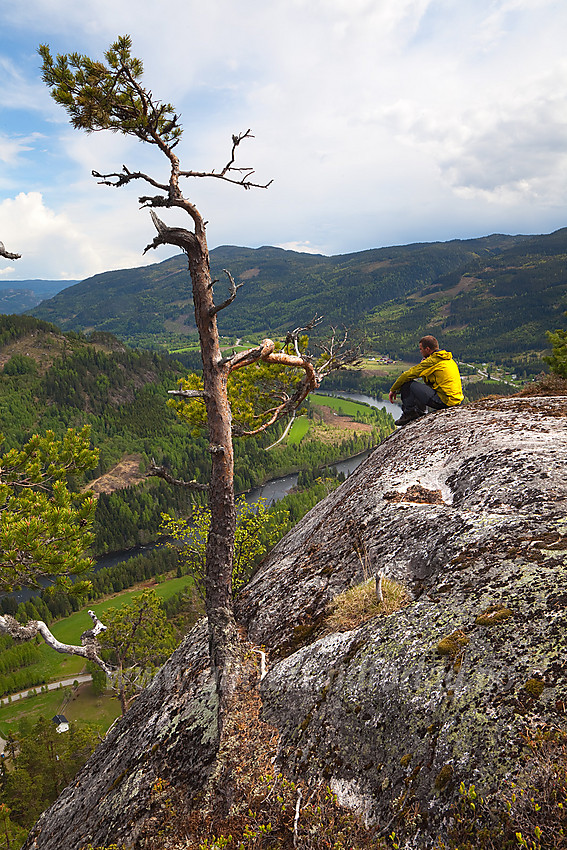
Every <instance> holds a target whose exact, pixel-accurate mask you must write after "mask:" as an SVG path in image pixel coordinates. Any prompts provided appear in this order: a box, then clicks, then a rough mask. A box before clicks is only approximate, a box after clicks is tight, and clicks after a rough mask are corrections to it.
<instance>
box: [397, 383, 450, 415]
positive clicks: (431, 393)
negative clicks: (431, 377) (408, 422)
mask: <svg viewBox="0 0 567 850" xmlns="http://www.w3.org/2000/svg"><path fill="white" fill-rule="evenodd" d="M400 395H401V397H402V410H403V412H404V413H415V412H417V413H426V412H427V411H426V408H427V407H432V408H433V409H434V410H444V409H445V408H446V407H447V405H446V404H445V403H444V402H442V401H441V399H440V398H439V396H438V395H437V393H436V392H435V390H434V389H433V387H430V386H429V384H422V383H421V381H407V382H406V383H405V384H402V386H401V387H400Z"/></svg>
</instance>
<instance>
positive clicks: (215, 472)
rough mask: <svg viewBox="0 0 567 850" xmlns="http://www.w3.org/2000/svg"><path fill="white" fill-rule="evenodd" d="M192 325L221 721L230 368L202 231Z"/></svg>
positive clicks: (225, 684)
mask: <svg viewBox="0 0 567 850" xmlns="http://www.w3.org/2000/svg"><path fill="white" fill-rule="evenodd" d="M187 254H188V257H189V272H190V274H191V281H192V286H193V301H194V305H195V320H196V323H197V328H198V331H199V339H200V343H201V353H202V359H203V383H204V393H205V406H206V409H207V422H208V430H209V450H210V452H211V459H212V470H211V478H210V483H209V505H210V510H211V527H210V531H209V537H208V540H207V554H206V575H205V583H206V612H207V618H208V628H209V648H210V657H211V663H212V666H213V671H214V674H215V678H216V684H217V692H218V695H219V698H220V720H219V723H220V725H221V726H222V715H223V709H224V707H225V705H226V700H227V699H228V698H229V696H230V692H231V690H232V685H233V682H234V678H235V673H236V672H237V664H236V659H237V632H236V624H235V620H234V611H233V603H232V559H233V550H234V533H235V525H236V510H235V504H234V483H233V473H234V454H233V447H232V430H231V425H232V417H231V412H230V405H229V401H228V392H227V381H228V375H229V368H228V366H227V365H223V363H222V354H221V350H220V345H219V336H218V329H217V319H216V312H215V304H214V301H213V288H212V282H211V273H210V267H209V251H208V247H207V241H206V236H205V233H204V229H203V230H202V231H201V232H200V233H198V235H197V238H196V239H194V240H191V244H190V246H188V248H187Z"/></svg>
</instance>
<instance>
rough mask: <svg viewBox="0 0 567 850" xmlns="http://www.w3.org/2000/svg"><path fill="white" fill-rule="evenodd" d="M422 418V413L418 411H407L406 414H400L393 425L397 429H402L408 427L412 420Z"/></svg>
mask: <svg viewBox="0 0 567 850" xmlns="http://www.w3.org/2000/svg"><path fill="white" fill-rule="evenodd" d="M422 416H425V414H424V413H420V412H419V410H408V411H407V413H402V415H401V416H400V418H399V419H396V421H395V423H394V424H395V425H397V426H398V427H399V428H403V427H404V425H408V424H409V423H410V422H413V421H414V419H421V417H422Z"/></svg>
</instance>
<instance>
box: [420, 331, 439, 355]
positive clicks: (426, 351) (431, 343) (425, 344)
mask: <svg viewBox="0 0 567 850" xmlns="http://www.w3.org/2000/svg"><path fill="white" fill-rule="evenodd" d="M419 350H420V351H421V354H422V356H423V357H429V356H430V355H431V354H433V352H434V351H439V343H438V342H437V340H436V339H435V337H434V336H422V337H421V339H420V340H419Z"/></svg>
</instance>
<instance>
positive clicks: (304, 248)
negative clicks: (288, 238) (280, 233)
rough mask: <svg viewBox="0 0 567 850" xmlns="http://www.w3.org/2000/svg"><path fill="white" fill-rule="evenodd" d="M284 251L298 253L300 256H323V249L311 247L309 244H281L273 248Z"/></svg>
mask: <svg viewBox="0 0 567 850" xmlns="http://www.w3.org/2000/svg"><path fill="white" fill-rule="evenodd" d="M275 247H276V248H283V249H284V250H285V251H298V252H299V253H300V254H324V253H325V251H324V250H323V248H318V247H317V246H315V245H312V244H311V242H282V243H281V244H279V245H276V246H275Z"/></svg>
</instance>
